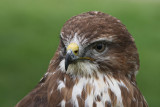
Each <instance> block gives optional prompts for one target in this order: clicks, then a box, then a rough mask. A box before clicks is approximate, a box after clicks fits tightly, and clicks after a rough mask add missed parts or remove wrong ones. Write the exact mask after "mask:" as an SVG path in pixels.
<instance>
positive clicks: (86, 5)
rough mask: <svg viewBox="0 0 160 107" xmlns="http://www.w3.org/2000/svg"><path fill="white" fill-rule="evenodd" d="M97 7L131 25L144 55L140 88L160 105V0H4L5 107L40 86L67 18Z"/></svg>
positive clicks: (0, 8) (0, 6)
mask: <svg viewBox="0 0 160 107" xmlns="http://www.w3.org/2000/svg"><path fill="white" fill-rule="evenodd" d="M92 10H97V11H102V12H105V13H109V14H111V15H113V16H115V17H117V18H118V19H120V20H121V21H122V22H123V24H125V25H126V26H127V28H128V30H129V32H130V33H131V34H132V35H133V37H134V38H135V41H136V45H137V47H138V51H139V54H140V61H141V67H140V70H139V73H138V75H137V83H138V87H139V88H140V90H141V92H142V93H143V95H144V96H145V98H146V100H147V102H148V104H149V105H150V107H160V99H159V96H160V71H159V69H160V34H159V33H160V1H158V0H157V1H156V0H128V1H127V0H110V1H109V0H80V1H78V0H1V1H0V107H13V106H14V105H15V104H16V103H17V102H18V101H19V100H20V99H22V98H23V97H24V96H25V95H26V94H27V93H28V92H29V91H31V90H32V89H33V88H34V87H35V86H36V84H37V83H38V82H39V80H40V78H41V77H42V76H43V74H44V73H45V72H46V71H47V68H48V64H49V61H50V59H51V58H52V57H53V55H54V52H55V50H56V48H57V45H58V43H59V33H60V29H61V28H62V26H63V24H64V23H65V21H67V20H68V19H69V18H70V17H71V16H74V15H77V14H80V13H82V12H87V11H92Z"/></svg>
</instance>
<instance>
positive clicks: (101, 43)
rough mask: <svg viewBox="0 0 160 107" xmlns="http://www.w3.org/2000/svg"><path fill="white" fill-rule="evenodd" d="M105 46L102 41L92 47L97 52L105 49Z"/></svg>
mask: <svg viewBox="0 0 160 107" xmlns="http://www.w3.org/2000/svg"><path fill="white" fill-rule="evenodd" d="M105 48H106V46H105V44H104V43H103V42H100V43H96V44H95V45H94V47H93V49H94V50H95V51H97V52H99V53H101V52H103V51H104V50H105Z"/></svg>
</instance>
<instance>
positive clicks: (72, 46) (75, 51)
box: [67, 43, 79, 55]
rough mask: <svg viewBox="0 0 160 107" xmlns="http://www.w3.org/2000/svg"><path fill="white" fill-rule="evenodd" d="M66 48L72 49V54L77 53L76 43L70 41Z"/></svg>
mask: <svg viewBox="0 0 160 107" xmlns="http://www.w3.org/2000/svg"><path fill="white" fill-rule="evenodd" d="M67 50H72V52H73V53H74V55H78V51H79V46H78V45H77V44H76V43H71V44H69V45H68V47H67Z"/></svg>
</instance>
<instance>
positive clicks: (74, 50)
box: [65, 43, 79, 71]
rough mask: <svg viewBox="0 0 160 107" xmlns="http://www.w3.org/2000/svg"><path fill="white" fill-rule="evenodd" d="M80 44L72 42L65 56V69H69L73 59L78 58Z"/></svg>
mask: <svg viewBox="0 0 160 107" xmlns="http://www.w3.org/2000/svg"><path fill="white" fill-rule="evenodd" d="M78 51H79V46H78V45H77V44H76V43H71V44H69V45H68V47H67V54H66V57H65V70H66V71H67V69H68V66H69V64H71V63H72V62H73V61H75V60H77V59H78V58H79V57H78Z"/></svg>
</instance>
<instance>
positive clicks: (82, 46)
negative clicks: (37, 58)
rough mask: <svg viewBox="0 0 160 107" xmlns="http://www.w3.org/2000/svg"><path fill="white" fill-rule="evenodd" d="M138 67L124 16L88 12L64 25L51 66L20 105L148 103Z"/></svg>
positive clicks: (140, 106)
mask: <svg viewBox="0 0 160 107" xmlns="http://www.w3.org/2000/svg"><path fill="white" fill-rule="evenodd" d="M138 70H139V55H138V52H137V48H136V45H135V42H134V39H133V37H132V36H131V34H130V33H129V32H128V30H127V29H126V27H125V26H124V25H123V24H122V23H121V21H120V20H118V19H117V18H115V17H113V16H111V15H108V14H106V13H102V12H97V11H91V12H86V13H82V14H80V15H77V16H73V17H72V18H70V19H69V20H68V21H67V22H66V23H65V24H64V26H63V28H62V30H61V32H60V43H59V46H58V49H57V51H56V53H55V55H54V57H53V58H52V59H51V61H50V64H49V68H48V71H47V72H46V74H45V75H44V76H43V78H42V79H41V80H40V82H39V83H38V85H37V86H36V87H35V88H34V89H33V90H32V91H31V92H30V93H29V94H28V95H27V96H25V97H24V98H23V99H22V100H21V101H20V102H19V103H18V104H17V105H16V107H57V106H60V107H148V105H147V102H146V100H145V98H144V97H143V95H142V94H141V92H140V90H139V89H138V87H137V84H136V74H137V72H138Z"/></svg>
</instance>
